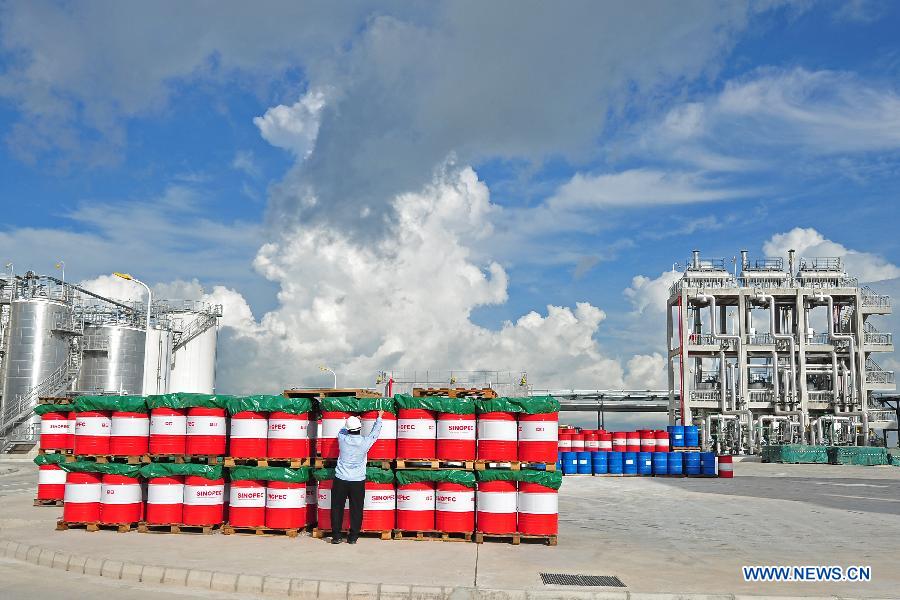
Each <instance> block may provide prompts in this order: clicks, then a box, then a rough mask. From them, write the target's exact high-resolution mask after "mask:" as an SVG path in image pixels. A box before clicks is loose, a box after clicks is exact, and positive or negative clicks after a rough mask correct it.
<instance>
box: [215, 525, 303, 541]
mask: <svg viewBox="0 0 900 600" xmlns="http://www.w3.org/2000/svg"><path fill="white" fill-rule="evenodd" d="M301 531H303V529H302V528H300V529H296V528H294V529H281V528H273V527H234V526H232V525H223V526H222V533H223V534H224V535H234V534H240V535H263V536H273V535H280V536H286V537H290V538H295V537H297V536H298V535H300V532H301Z"/></svg>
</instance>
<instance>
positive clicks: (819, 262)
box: [800, 256, 843, 272]
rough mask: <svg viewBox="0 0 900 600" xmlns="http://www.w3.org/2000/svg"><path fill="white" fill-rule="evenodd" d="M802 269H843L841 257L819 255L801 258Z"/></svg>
mask: <svg viewBox="0 0 900 600" xmlns="http://www.w3.org/2000/svg"><path fill="white" fill-rule="evenodd" d="M800 270H801V271H832V272H834V271H842V270H843V269H842V265H841V259H840V257H837V256H817V257H814V258H801V259H800Z"/></svg>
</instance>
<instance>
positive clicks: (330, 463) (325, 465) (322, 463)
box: [312, 456, 393, 471]
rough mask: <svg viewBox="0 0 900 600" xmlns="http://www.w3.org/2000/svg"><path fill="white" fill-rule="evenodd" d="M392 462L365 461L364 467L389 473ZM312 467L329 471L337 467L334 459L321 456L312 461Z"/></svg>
mask: <svg viewBox="0 0 900 600" xmlns="http://www.w3.org/2000/svg"><path fill="white" fill-rule="evenodd" d="M392 462H393V461H390V460H367V461H366V466H369V467H378V468H379V469H384V470H385V471H389V470H390V469H391V464H392ZM312 466H313V467H315V468H316V469H329V468H334V467H336V466H337V459H336V458H323V457H321V456H317V457H316V458H314V459H312Z"/></svg>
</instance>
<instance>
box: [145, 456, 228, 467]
mask: <svg viewBox="0 0 900 600" xmlns="http://www.w3.org/2000/svg"><path fill="white" fill-rule="evenodd" d="M222 459H223V457H222V456H219V455H217V454H144V455H143V456H142V457H141V462H143V463H151V462H161V463H175V464H177V465H181V464H186V463H199V464H208V465H217V464H219V462H221V460H222Z"/></svg>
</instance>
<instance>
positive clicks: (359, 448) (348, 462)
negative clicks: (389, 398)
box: [334, 417, 381, 481]
mask: <svg viewBox="0 0 900 600" xmlns="http://www.w3.org/2000/svg"><path fill="white" fill-rule="evenodd" d="M380 433H381V417H378V418H377V419H375V424H374V425H373V426H372V431H370V432H369V433H368V435H361V434H360V435H350V433H349V432H348V431H347V429H346V428H344V429H341V430H340V431H339V432H338V447H339V448H340V454H339V455H338V461H337V468H335V470H334V476H335V477H336V478H337V479H343V480H344V481H365V480H366V456H367V455H368V453H369V448H371V447H372V444H374V443H375V442H376V441H377V440H378V434H380Z"/></svg>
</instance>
